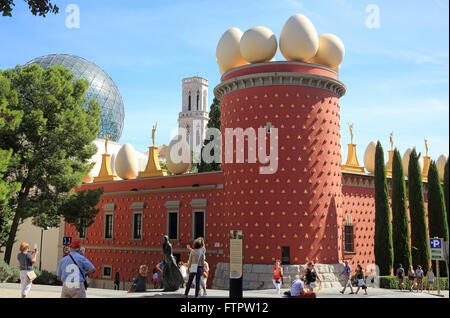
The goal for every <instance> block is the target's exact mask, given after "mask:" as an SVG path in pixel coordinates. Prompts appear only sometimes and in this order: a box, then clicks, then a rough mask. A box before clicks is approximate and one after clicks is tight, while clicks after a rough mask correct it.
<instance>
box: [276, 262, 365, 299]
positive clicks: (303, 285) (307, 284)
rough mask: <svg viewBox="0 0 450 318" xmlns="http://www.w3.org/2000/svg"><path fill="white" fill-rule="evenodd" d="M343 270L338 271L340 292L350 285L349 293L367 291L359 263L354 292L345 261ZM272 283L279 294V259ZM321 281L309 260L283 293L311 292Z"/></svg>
mask: <svg viewBox="0 0 450 318" xmlns="http://www.w3.org/2000/svg"><path fill="white" fill-rule="evenodd" d="M344 265H345V266H344V270H343V271H342V272H341V273H340V276H344V278H345V279H344V288H343V290H341V291H340V292H341V294H344V293H345V290H346V289H347V287H350V294H358V292H359V291H360V289H362V290H364V295H368V293H367V285H366V276H365V274H364V270H363V268H362V266H361V265H360V264H358V265H357V268H356V272H355V277H356V279H357V289H356V292H354V291H353V286H352V268H351V266H350V265H349V264H348V262H347V261H345V262H344ZM272 280H273V284H274V286H275V289H276V293H277V294H278V295H279V294H281V284H282V281H283V268H282V267H281V266H280V261H279V260H276V262H275V266H274V267H273V277H272ZM321 284H322V281H321V280H320V277H319V275H318V274H317V272H316V269H315V264H314V263H313V262H309V263H308V264H307V265H306V269H305V270H304V271H303V272H302V274H301V275H297V276H296V279H295V280H294V281H293V282H292V284H291V288H290V290H289V291H288V292H285V295H287V296H290V297H298V296H301V295H304V294H306V293H313V292H314V289H316V288H317V289H319V290H320V288H321Z"/></svg>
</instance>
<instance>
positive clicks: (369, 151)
mask: <svg viewBox="0 0 450 318" xmlns="http://www.w3.org/2000/svg"><path fill="white" fill-rule="evenodd" d="M376 150H377V142H376V141H371V142H370V143H369V145H368V146H367V148H366V151H365V152H364V167H365V168H366V170H367V171H369V172H370V173H375V151H376Z"/></svg>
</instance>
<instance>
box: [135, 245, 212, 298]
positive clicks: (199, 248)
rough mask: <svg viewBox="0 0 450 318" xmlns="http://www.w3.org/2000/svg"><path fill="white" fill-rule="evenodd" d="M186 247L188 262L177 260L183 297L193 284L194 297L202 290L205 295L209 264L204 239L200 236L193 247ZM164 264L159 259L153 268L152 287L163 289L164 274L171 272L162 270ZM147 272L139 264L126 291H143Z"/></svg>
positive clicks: (144, 267)
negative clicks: (133, 278) (135, 274)
mask: <svg viewBox="0 0 450 318" xmlns="http://www.w3.org/2000/svg"><path fill="white" fill-rule="evenodd" d="M186 248H187V249H188V250H189V259H188V262H187V263H184V262H182V261H180V262H178V270H179V271H180V273H181V276H182V277H183V283H182V285H181V286H180V287H181V288H185V297H187V295H188V294H189V290H190V288H191V287H192V286H195V296H196V297H198V296H199V294H200V292H201V291H203V296H206V295H207V292H206V283H207V279H208V274H209V264H208V263H207V262H206V256H205V254H206V248H205V241H204V239H203V238H201V237H200V238H198V239H196V240H195V241H194V243H193V247H191V246H190V245H189V244H188V245H187V246H186ZM165 266H166V263H165V261H161V262H160V263H158V264H157V265H156V266H155V268H154V269H153V275H152V282H153V287H154V288H160V289H163V290H164V288H165V286H164V281H165V279H164V275H170V274H171V272H170V271H165V270H164V268H165ZM164 273H166V274H164ZM147 274H148V268H147V266H146V265H141V266H140V268H139V273H138V275H137V276H136V278H135V280H134V282H133V284H132V285H131V288H130V289H129V291H128V292H144V291H145V290H146V284H147V276H148V275H147ZM172 274H173V272H172ZM177 275H178V274H177ZM194 279H195V281H194ZM166 283H167V282H166Z"/></svg>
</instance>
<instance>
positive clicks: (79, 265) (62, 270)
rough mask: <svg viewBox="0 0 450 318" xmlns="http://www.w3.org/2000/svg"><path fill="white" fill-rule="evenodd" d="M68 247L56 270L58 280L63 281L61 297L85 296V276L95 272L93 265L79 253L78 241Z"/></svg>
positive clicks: (79, 245)
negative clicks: (67, 251)
mask: <svg viewBox="0 0 450 318" xmlns="http://www.w3.org/2000/svg"><path fill="white" fill-rule="evenodd" d="M69 247H70V253H69V255H67V256H65V257H63V258H62V259H61V261H60V262H59V264H58V269H57V270H56V275H57V277H58V280H60V281H61V282H62V283H63V286H62V290H61V298H86V288H87V282H86V277H87V276H88V275H90V274H92V273H94V272H95V267H94V265H92V263H91V262H90V261H89V260H88V259H87V258H86V257H84V256H83V255H81V254H80V248H81V244H80V242H78V241H73V242H72V244H70V246H69Z"/></svg>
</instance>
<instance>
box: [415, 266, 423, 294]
mask: <svg viewBox="0 0 450 318" xmlns="http://www.w3.org/2000/svg"><path fill="white" fill-rule="evenodd" d="M416 284H417V292H419V288H420V292H421V293H422V292H423V270H422V266H420V265H417V269H416Z"/></svg>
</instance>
